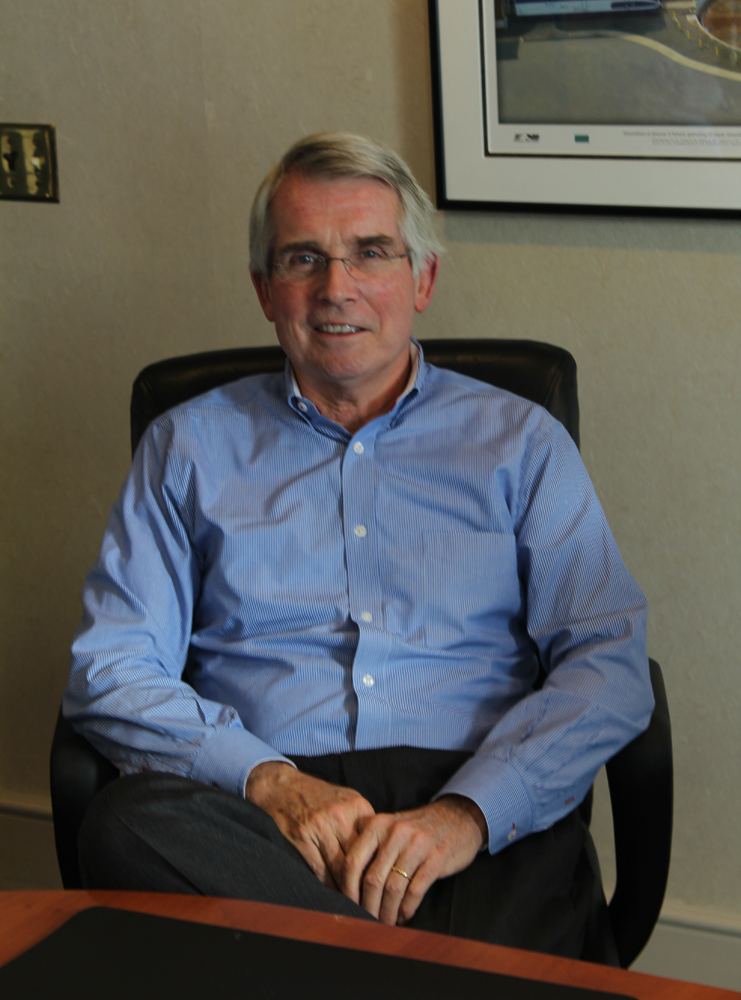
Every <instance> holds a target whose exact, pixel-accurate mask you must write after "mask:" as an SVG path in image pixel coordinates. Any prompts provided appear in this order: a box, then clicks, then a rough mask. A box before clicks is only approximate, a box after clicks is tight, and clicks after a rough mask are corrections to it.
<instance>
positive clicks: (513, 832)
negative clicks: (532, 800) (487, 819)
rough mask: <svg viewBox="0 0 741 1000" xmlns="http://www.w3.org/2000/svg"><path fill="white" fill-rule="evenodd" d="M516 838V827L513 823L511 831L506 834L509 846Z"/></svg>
mask: <svg viewBox="0 0 741 1000" xmlns="http://www.w3.org/2000/svg"><path fill="white" fill-rule="evenodd" d="M516 836H517V827H516V826H515V824H514V823H513V824H512V829H511V830H510V831H509V833H508V834H507V840H508V841H509V842H510V844H511V843H512V841H513V840H514V839H515V837H516Z"/></svg>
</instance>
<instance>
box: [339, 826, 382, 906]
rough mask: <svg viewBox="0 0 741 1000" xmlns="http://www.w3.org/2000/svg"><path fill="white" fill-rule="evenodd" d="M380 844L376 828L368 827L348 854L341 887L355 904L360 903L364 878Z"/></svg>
mask: <svg viewBox="0 0 741 1000" xmlns="http://www.w3.org/2000/svg"><path fill="white" fill-rule="evenodd" d="M379 843H380V841H379V835H378V831H377V830H376V828H375V826H366V827H365V829H363V831H362V832H361V833H360V834H359V835H358V836H357V837H356V838H355V840H354V841H353V843H352V845H351V847H350V849H349V850H348V851H347V853H346V856H345V860H344V862H343V870H342V876H341V881H340V883H339V885H340V889H341V890H342V892H343V893H344V894H345V895H346V896H349V898H350V899H352V901H353V902H354V903H360V897H361V892H362V886H363V876H364V874H365V871H366V869H367V867H368V865H369V864H370V863H371V861H372V860H373V858H374V857H375V855H376V852H377V851H378V847H379ZM373 915H374V916H376V914H373Z"/></svg>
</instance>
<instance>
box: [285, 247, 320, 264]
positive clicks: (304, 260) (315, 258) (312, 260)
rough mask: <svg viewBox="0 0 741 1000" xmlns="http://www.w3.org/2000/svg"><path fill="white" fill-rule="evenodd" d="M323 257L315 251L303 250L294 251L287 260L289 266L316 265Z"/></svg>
mask: <svg viewBox="0 0 741 1000" xmlns="http://www.w3.org/2000/svg"><path fill="white" fill-rule="evenodd" d="M321 260H322V258H321V257H320V256H319V255H318V254H315V253H309V252H308V251H303V252H302V253H292V254H291V256H290V257H289V258H288V260H287V261H286V263H287V265H288V267H314V266H315V265H316V264H318V263H319V262H320V261H321Z"/></svg>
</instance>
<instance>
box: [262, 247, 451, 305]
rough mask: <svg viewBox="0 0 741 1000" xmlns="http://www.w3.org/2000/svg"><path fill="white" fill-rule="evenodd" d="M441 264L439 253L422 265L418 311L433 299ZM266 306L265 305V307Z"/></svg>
mask: <svg viewBox="0 0 741 1000" xmlns="http://www.w3.org/2000/svg"><path fill="white" fill-rule="evenodd" d="M439 266H440V258H439V257H438V256H437V254H433V256H432V257H428V258H427V260H426V261H425V262H424V264H423V265H422V270H421V271H420V272H419V277H418V278H417V288H416V291H415V294H414V308H415V310H416V311H417V312H418V313H423V312H424V311H425V309H426V308H427V306H428V305H429V304H430V300H431V299H432V293H433V292H434V291H435V282H436V281H437V272H438V268H439ZM264 308H265V307H264V306H263V309H264Z"/></svg>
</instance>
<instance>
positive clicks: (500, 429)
mask: <svg viewBox="0 0 741 1000" xmlns="http://www.w3.org/2000/svg"><path fill="white" fill-rule="evenodd" d="M421 399H422V402H423V404H424V403H425V402H426V403H428V404H429V405H431V406H434V407H435V408H436V410H438V411H441V415H442V414H444V417H443V419H445V421H446V423H449V424H450V425H452V426H453V427H455V428H457V429H459V430H461V431H464V430H465V431H467V432H469V433H471V432H476V434H477V436H478V435H483V436H485V437H487V438H489V437H491V436H492V435H494V436H495V437H496V438H497V439H498V440H500V441H509V442H510V443H511V444H514V443H517V444H518V450H521V449H522V448H523V447H525V445H526V443H527V442H528V441H530V442H531V443H534V441H535V440H536V439H538V440H543V439H551V438H554V437H556V438H560V437H561V435H562V434H563V435H565V436H566V437H567V438H568V433H567V432H566V430H565V428H564V427H563V425H562V424H561V423H560V422H559V421H558V420H556V418H555V417H553V416H551V414H550V413H549V412H548V411H547V410H546V409H545V408H544V407H542V406H540V405H539V404H538V403H534V402H532V401H531V400H529V399H525V398H524V397H522V396H517V395H515V393H513V392H509V391H508V390H507V389H500V388H499V387H498V386H494V385H491V384H490V383H488V382H482V381H479V380H478V379H475V378H471V377H470V376H468V375H461V374H460V373H458V372H454V371H451V370H450V369H447V368H438V367H436V366H435V365H431V364H427V363H425V365H424V381H423V385H422V393H421ZM569 440H570V438H569Z"/></svg>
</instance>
